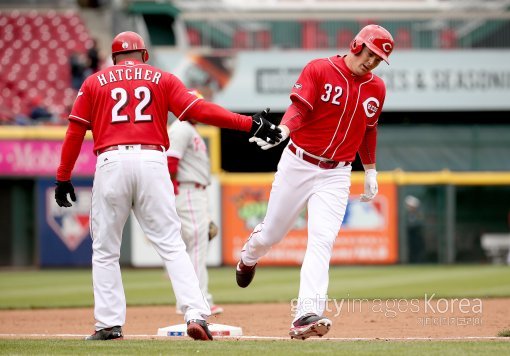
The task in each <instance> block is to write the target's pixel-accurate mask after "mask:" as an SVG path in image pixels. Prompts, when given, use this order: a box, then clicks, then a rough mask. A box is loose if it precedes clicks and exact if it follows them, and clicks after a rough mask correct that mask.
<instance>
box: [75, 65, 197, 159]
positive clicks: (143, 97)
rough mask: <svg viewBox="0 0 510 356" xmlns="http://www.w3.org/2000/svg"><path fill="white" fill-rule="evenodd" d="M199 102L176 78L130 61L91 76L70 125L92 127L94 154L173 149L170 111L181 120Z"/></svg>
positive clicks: (76, 104) (86, 82)
mask: <svg viewBox="0 0 510 356" xmlns="http://www.w3.org/2000/svg"><path fill="white" fill-rule="evenodd" d="M199 100H201V99H200V98H198V97H197V96H196V95H195V94H194V93H193V92H191V91H189V90H188V89H187V88H186V87H185V86H184V84H183V83H182V82H181V81H180V80H179V79H178V78H177V77H175V76H174V75H172V74H170V73H168V72H164V71H162V70H161V69H158V68H156V67H153V66H151V65H149V64H145V63H141V62H139V61H136V60H132V59H130V60H125V61H122V62H120V63H118V64H117V65H114V66H111V67H109V68H106V69H104V70H102V71H100V72H97V73H94V74H92V75H91V76H89V77H88V78H87V79H86V80H85V82H84V83H83V85H82V87H81V89H80V91H79V92H78V96H77V98H76V101H75V102H74V105H73V109H72V111H71V114H70V115H69V119H70V120H75V121H77V122H81V123H85V124H87V126H88V128H89V129H90V130H91V131H92V135H93V137H94V151H97V150H100V149H102V148H105V147H108V146H112V145H119V144H154V145H161V146H164V147H165V149H168V147H169V142H168V133H167V120H168V111H170V112H172V113H173V114H174V115H175V116H177V117H178V118H181V117H182V116H183V115H184V114H185V113H186V111H187V110H188V109H189V108H190V107H191V106H193V105H194V104H195V103H196V102H197V101H199Z"/></svg>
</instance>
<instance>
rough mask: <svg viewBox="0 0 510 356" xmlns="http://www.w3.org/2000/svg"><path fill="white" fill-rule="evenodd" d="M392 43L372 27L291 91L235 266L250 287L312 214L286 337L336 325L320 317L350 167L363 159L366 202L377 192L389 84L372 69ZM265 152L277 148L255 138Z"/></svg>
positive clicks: (318, 63) (314, 64) (310, 68)
mask: <svg viewBox="0 0 510 356" xmlns="http://www.w3.org/2000/svg"><path fill="white" fill-rule="evenodd" d="M392 51H393V38H392V36H391V34H390V33H389V32H388V31H387V30H386V29H384V28H383V27H381V26H377V25H368V26H366V27H364V28H363V29H361V31H360V32H359V33H358V34H357V35H356V37H355V38H354V39H353V41H352V42H351V46H350V51H349V52H348V53H347V54H346V55H343V56H341V55H337V56H333V57H329V58H321V59H315V60H312V61H311V62H309V63H308V64H307V65H306V66H305V68H304V69H303V71H302V72H301V74H300V76H299V78H298V80H297V82H296V83H295V84H294V87H293V88H292V92H291V94H290V99H291V101H292V104H291V105H290V106H289V108H288V109H287V111H286V113H285V115H284V116H283V119H282V122H281V125H280V126H279V127H280V128H281V129H282V133H283V137H284V139H285V138H287V137H288V136H290V142H289V144H288V146H287V147H286V148H285V150H284V151H283V153H282V156H281V159H280V162H279V164H278V171H277V173H276V175H275V179H274V182H273V186H272V189H271V194H270V197H269V202H268V207H267V213H266V216H265V218H264V220H263V222H262V223H261V224H259V225H257V226H256V227H255V229H254V230H253V233H252V234H251V236H250V238H249V239H248V241H247V242H246V244H245V245H244V247H243V248H242V251H241V259H240V261H239V263H238V265H237V269H236V280H237V284H238V285H239V286H240V287H243V288H244V287H247V286H248V285H249V284H250V283H251V281H252V279H253V277H254V275H255V268H256V265H257V261H258V260H259V259H260V258H261V257H262V256H264V255H265V254H266V253H267V252H268V251H269V250H270V248H271V246H273V245H274V244H276V243H278V242H279V241H281V240H282V239H283V238H284V237H285V235H286V234H287V232H288V231H289V230H290V229H291V227H292V225H293V223H294V221H295V219H296V218H297V216H298V214H299V213H300V212H301V211H302V210H303V208H305V207H306V208H307V209H308V244H307V249H306V253H305V256H304V260H303V264H302V267H301V277H300V287H299V297H298V300H297V307H296V310H295V315H294V320H293V321H292V324H291V327H290V331H289V335H290V336H291V338H298V339H306V338H308V337H311V336H323V335H324V334H326V333H327V332H328V331H329V329H330V327H331V320H330V319H328V318H327V317H324V316H323V313H324V309H325V303H326V299H327V290H328V283H329V275H328V271H329V262H330V259H331V251H332V248H333V243H334V241H335V239H336V237H337V235H338V233H339V231H340V226H341V224H342V221H343V218H344V214H345V210H346V207H347V202H348V198H349V192H350V186H351V170H352V167H351V162H352V161H353V160H354V159H355V157H356V153H358V154H359V156H360V158H361V161H362V163H363V166H364V169H365V184H364V188H365V191H364V194H362V195H361V197H360V199H361V201H363V202H368V201H370V200H372V199H373V198H374V197H375V196H376V194H377V191H378V186H377V179H376V177H377V171H376V141H377V122H378V119H379V115H380V113H381V110H382V107H383V104H384V99H385V96H386V87H385V84H384V82H383V81H382V80H381V79H380V78H379V77H377V76H376V75H374V74H373V73H372V71H373V70H374V69H375V68H376V67H377V66H378V65H379V63H380V62H381V61H386V62H388V57H389V55H390V54H391V52H392ZM250 141H251V142H256V143H257V144H258V145H259V146H260V147H261V148H262V149H264V150H266V149H269V148H272V147H274V146H276V144H271V143H268V142H264V140H260V139H258V138H251V139H250Z"/></svg>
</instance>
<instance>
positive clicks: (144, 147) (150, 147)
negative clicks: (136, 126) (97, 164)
mask: <svg viewBox="0 0 510 356" xmlns="http://www.w3.org/2000/svg"><path fill="white" fill-rule="evenodd" d="M119 146H138V145H134V144H133V145H114V146H109V147H105V148H101V149H100V150H97V151H96V156H99V155H100V154H101V153H105V152H108V151H117V150H118V149H119ZM140 149H142V150H155V151H161V152H164V151H165V150H164V149H163V147H162V146H160V145H140Z"/></svg>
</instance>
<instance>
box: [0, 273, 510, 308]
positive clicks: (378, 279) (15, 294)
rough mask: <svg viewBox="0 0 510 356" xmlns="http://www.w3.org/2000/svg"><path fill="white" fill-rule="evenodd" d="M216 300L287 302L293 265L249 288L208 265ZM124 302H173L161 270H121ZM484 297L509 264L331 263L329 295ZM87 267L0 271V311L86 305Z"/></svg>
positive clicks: (501, 285)
mask: <svg viewBox="0 0 510 356" xmlns="http://www.w3.org/2000/svg"><path fill="white" fill-rule="evenodd" d="M209 274H210V278H209V279H210V290H211V292H212V294H213V295H214V297H215V301H216V302H217V303H221V304H226V303H255V302H288V301H289V300H291V299H292V298H295V297H296V296H297V292H298V288H299V269H298V268H268V267H266V268H264V267H259V268H258V269H257V274H256V276H255V279H254V281H253V283H252V285H251V286H250V287H249V288H246V289H242V288H238V287H237V285H236V283H235V270H234V268H233V267H225V268H212V269H210V272H209ZM122 275H123V281H124V288H125V291H126V298H127V302H128V304H129V305H165V304H174V303H175V297H174V295H173V291H172V288H171V285H170V282H169V280H168V278H167V277H166V275H165V274H164V272H163V269H127V268H126V269H123V273H122ZM425 294H427V295H428V296H430V295H432V294H435V296H436V297H437V298H443V297H459V298H485V297H508V296H510V268H509V267H507V266H494V265H461V266H459V265H454V266H442V265H423V266H400V265H396V266H375V267H374V266H367V267H359V266H358V267H334V268H331V270H330V287H329V297H330V298H367V299H374V298H423V297H424V295H425ZM92 305H93V294H92V272H91V270H90V269H70V270H69V269H68V270H41V271H38V270H36V271H9V270H2V271H1V272H0V309H23V308H55V307H89V306H92Z"/></svg>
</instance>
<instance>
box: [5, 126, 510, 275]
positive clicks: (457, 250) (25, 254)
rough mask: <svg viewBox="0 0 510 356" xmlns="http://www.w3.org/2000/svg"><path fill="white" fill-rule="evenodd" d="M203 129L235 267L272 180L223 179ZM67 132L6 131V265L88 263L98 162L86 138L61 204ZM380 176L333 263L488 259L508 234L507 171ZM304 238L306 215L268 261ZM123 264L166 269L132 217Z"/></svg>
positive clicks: (212, 134)
mask: <svg viewBox="0 0 510 356" xmlns="http://www.w3.org/2000/svg"><path fill="white" fill-rule="evenodd" d="M202 129H203V132H201V133H202V134H203V136H204V137H205V139H206V142H207V144H208V146H209V150H210V152H211V163H212V170H213V177H214V179H213V182H214V184H213V185H212V186H211V187H210V189H209V194H210V198H211V214H212V217H213V218H214V219H215V221H217V222H218V224H219V226H220V236H219V237H218V238H217V239H215V240H214V241H213V243H212V246H211V249H210V253H209V257H208V262H209V264H210V265H221V264H234V263H235V262H236V260H237V258H238V253H239V250H240V247H241V246H242V243H243V242H244V240H245V239H246V238H247V237H248V236H249V234H250V232H251V230H252V228H253V227H254V226H255V225H256V224H257V223H258V222H260V221H261V219H262V218H263V216H264V214H265V209H266V207H267V199H268V194H269V190H270V185H271V182H272V179H273V174H272V173H268V174H234V173H225V172H222V171H221V168H220V167H221V162H219V158H220V155H219V149H220V148H219V130H217V129H215V128H211V127H206V128H203V127H201V128H200V130H202ZM64 133H65V128H63V127H31V128H26V127H24V128H20V127H13V128H9V127H2V128H1V130H0V138H1V139H2V140H1V141H0V158H1V159H0V176H2V179H1V181H2V184H1V193H2V194H1V201H0V207H1V209H2V214H0V229H2V231H3V232H4V233H3V234H1V235H0V236H1V237H0V247H1V248H0V251H1V252H0V265H3V266H26V265H36V266H41V267H57V266H87V265H89V264H90V254H91V247H90V235H89V231H88V210H89V208H90V190H91V185H92V177H93V173H94V172H93V170H94V162H95V156H94V155H93V153H92V149H91V141H90V136H88V137H87V139H86V141H85V143H84V145H83V148H82V153H81V155H80V159H79V161H78V163H77V166H76V169H75V175H74V177H73V181H74V183H75V185H76V187H77V195H78V201H77V203H76V204H75V205H74V206H73V208H70V209H64V208H60V207H58V206H56V203H55V202H54V199H53V193H54V185H53V181H54V174H55V172H56V168H57V165H58V162H59V155H60V145H61V142H62V138H63V135H64ZM378 179H379V184H380V194H379V195H378V197H377V199H376V200H375V201H374V202H373V203H371V204H361V203H359V201H358V196H359V194H360V193H361V192H362V189H363V188H362V187H363V174H362V173H361V172H354V173H353V185H352V190H351V197H350V202H349V206H348V210H347V214H346V218H345V221H344V224H343V227H342V231H341V233H340V236H339V238H338V239H337V243H336V244H335V247H334V251H333V260H332V263H333V264H392V263H407V262H433V263H438V262H439V263H454V262H483V261H487V258H486V256H485V255H484V253H483V251H482V250H481V246H480V237H481V235H482V234H483V233H488V232H489V233H505V232H506V233H507V232H508V228H509V218H510V216H509V213H510V207H509V206H508V203H507V202H508V201H510V173H508V172H451V171H447V170H444V171H436V172H403V171H400V170H393V171H386V172H384V171H383V172H380V174H379V178H378ZM410 196H412V197H414V198H416V199H417V200H418V201H419V202H420V209H419V210H420V212H419V213H417V215H414V218H413V216H412V215H413V213H412V212H410V211H409V209H408V206H407V205H406V201H407V200H406V198H408V197H410ZM410 218H413V219H414V221H413V219H410ZM417 220H418V226H416V225H417V224H416V223H417ZM413 224H414V225H413ZM413 226H414V229H413V228H412V227H413ZM306 234H307V230H306V211H303V214H302V215H301V216H300V218H299V219H298V221H296V224H295V226H294V228H293V230H292V231H291V233H290V234H289V236H288V237H287V238H286V239H285V241H284V242H283V243H282V244H280V245H278V246H276V247H275V248H274V249H273V250H272V251H271V253H270V254H269V255H268V256H267V257H266V258H265V259H264V261H261V263H265V264H270V265H298V264H300V261H301V259H302V258H303V255H304V250H305V248H306ZM417 242H419V243H417ZM416 253H417V254H418V255H419V256H418V257H416V256H415V255H416ZM121 261H122V263H124V264H130V265H134V266H138V267H152V266H160V265H161V261H160V260H159V257H158V256H156V255H155V253H154V252H153V251H152V248H150V246H147V243H146V242H145V240H144V236H143V234H142V233H141V232H140V230H139V229H138V230H137V224H136V222H135V221H134V220H131V222H130V224H128V226H127V228H126V229H125V236H124V243H123V249H122V258H121Z"/></svg>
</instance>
